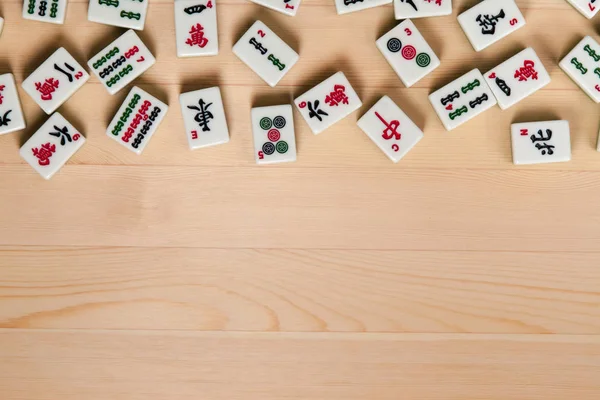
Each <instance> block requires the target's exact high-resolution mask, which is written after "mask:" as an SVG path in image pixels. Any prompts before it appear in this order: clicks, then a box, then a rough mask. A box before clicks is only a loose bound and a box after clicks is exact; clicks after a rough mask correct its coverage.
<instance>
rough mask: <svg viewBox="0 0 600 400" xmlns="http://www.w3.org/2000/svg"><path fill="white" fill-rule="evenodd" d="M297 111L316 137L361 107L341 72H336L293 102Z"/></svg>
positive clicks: (358, 99)
mask: <svg viewBox="0 0 600 400" xmlns="http://www.w3.org/2000/svg"><path fill="white" fill-rule="evenodd" d="M294 103H295V104H296V107H298V111H300V114H301V115H302V117H303V118H304V120H305V121H306V122H307V123H308V126H309V127H310V129H311V130H312V132H313V133H314V134H315V135H317V134H319V133H321V132H323V131H324V130H325V129H327V128H329V127H330V126H332V125H333V124H335V123H337V122H339V121H341V120H342V119H344V118H346V117H347V116H348V115H350V114H351V113H352V112H354V111H356V110H357V109H359V108H360V106H362V102H361V101H360V98H359V97H358V95H357V94H356V92H355V91H354V89H353V88H352V85H350V82H349V81H348V79H347V78H346V75H344V73H343V72H338V73H336V74H334V75H332V76H330V77H329V78H327V79H326V80H324V81H323V82H321V83H319V84H318V85H317V86H315V87H313V88H312V89H310V90H309V91H307V92H305V93H304V94H302V95H301V96H300V97H298V98H296V99H295V100H294Z"/></svg>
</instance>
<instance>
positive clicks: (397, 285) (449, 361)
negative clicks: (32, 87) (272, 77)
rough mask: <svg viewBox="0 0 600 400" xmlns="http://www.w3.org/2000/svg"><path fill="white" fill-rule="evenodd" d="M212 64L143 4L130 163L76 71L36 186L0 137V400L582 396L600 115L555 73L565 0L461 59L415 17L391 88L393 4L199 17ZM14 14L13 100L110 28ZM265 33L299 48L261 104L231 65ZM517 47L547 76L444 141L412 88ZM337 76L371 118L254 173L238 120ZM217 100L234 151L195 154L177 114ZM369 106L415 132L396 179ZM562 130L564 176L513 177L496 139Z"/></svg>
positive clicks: (593, 375) (1, 39)
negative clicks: (156, 103) (257, 29)
mask: <svg viewBox="0 0 600 400" xmlns="http://www.w3.org/2000/svg"><path fill="white" fill-rule="evenodd" d="M217 1H218V17H219V42H220V54H219V56H218V57H209V58H192V59H177V58H176V56H175V43H174V37H175V31H174V26H173V24H174V17H173V4H172V0H151V4H150V7H149V14H148V19H147V23H146V26H147V28H146V29H145V30H144V31H143V32H141V33H140V36H141V37H142V40H143V41H144V42H145V43H146V44H147V45H148V47H149V48H150V49H151V51H152V52H153V53H154V54H155V56H156V57H157V64H156V65H155V66H153V67H152V68H151V69H150V70H149V71H148V72H146V73H145V74H144V75H143V76H142V77H141V78H139V79H138V80H136V82H135V84H136V85H139V86H140V87H142V88H143V89H144V90H147V91H149V92H150V93H152V94H153V95H155V96H157V97H159V98H160V99H161V100H163V101H165V102H167V103H168V104H169V105H170V110H169V112H168V113H167V115H166V118H165V120H164V122H163V123H162V125H161V127H160V128H159V130H158V131H157V133H156V135H155V136H154V137H153V138H152V140H151V142H150V143H149V145H148V147H147V149H146V150H145V152H144V154H143V155H142V156H139V157H138V156H136V155H135V154H133V153H131V152H129V151H127V150H126V149H124V148H122V147H121V146H118V145H116V144H115V143H114V142H113V141H112V140H109V139H108V138H106V137H105V129H106V125H107V124H108V122H109V121H110V120H111V119H112V117H113V115H114V113H115V112H116V110H117V109H118V107H119V105H120V104H121V102H122V100H123V99H124V98H125V96H126V94H127V90H124V91H122V92H121V93H119V94H117V95H115V96H110V95H108V93H107V92H106V90H105V89H104V88H103V87H102V86H101V84H100V83H99V82H98V81H97V80H96V79H95V78H92V79H90V81H89V82H88V83H87V84H86V85H84V87H83V88H82V89H81V90H79V91H78V92H77V93H76V94H75V95H74V96H73V97H72V98H71V99H69V101H67V102H66V103H65V104H64V105H63V106H62V107H61V108H60V109H59V111H60V112H61V113H62V114H63V115H65V117H66V118H67V119H69V120H70V121H71V122H72V123H73V124H74V125H75V126H76V127H77V128H79V129H80V130H81V131H82V132H83V134H84V135H85V136H86V138H87V142H86V144H85V146H84V147H83V148H82V149H81V151H80V152H78V153H77V154H76V155H75V157H73V158H72V159H71V160H70V162H69V163H68V165H67V166H65V167H64V168H63V170H62V171H61V172H59V173H58V174H57V175H56V176H55V177H54V178H53V179H52V180H51V181H48V182H46V181H43V180H42V179H41V178H40V177H39V176H38V175H37V174H36V173H35V172H34V171H33V170H32V169H31V168H30V167H29V166H28V165H27V164H25V163H24V161H23V160H22V159H20V157H19V155H18V149H19V147H20V145H21V144H22V143H24V141H25V140H27V139H28V138H29V136H30V135H31V134H32V133H33V132H34V131H35V130H36V129H37V128H38V127H39V126H40V125H41V124H42V123H43V122H44V121H45V119H46V118H47V117H46V115H45V114H44V113H43V112H42V111H41V110H40V109H39V107H38V106H37V105H36V104H35V103H34V102H33V100H32V99H30V98H29V97H28V96H27V95H26V94H25V92H23V91H22V90H19V92H20V95H21V101H22V104H23V108H24V112H25V115H26V119H27V124H28V127H27V129H25V130H24V131H23V132H19V133H15V134H9V135H4V136H0V154H1V157H0V177H1V178H0V201H1V205H2V207H0V360H1V361H0V399H1V400H81V399H85V400H105V399H111V400H137V399H140V400H141V399H143V400H155V399H156V400H164V399H167V400H171V399H173V400H181V399H190V400H191V399H194V400H196V399H211V400H219V399H227V400H231V399H244V400H247V399H257V400H258V399H260V400H283V399H298V400H300V399H302V400H304V399H311V400H313V399H317V400H321V399H322V400H334V399H336V400H337V399H344V400H359V399H360V400H388V399H389V400H392V399H393V400H397V399H407V400H412V399H415V400H417V399H418V400H422V399H432V400H433V399H435V400H441V399H442V400H443V399H456V400H471V399H473V400H475V399H477V400H483V399H485V400H488V399H491V400H496V399H497V400H509V399H519V400H521V399H523V400H566V399H569V400H571V399H577V400H588V399H589V400H597V399H598V398H600V248H599V247H598V244H599V243H600V211H599V210H600V207H598V206H597V204H596V199H598V198H600V183H599V182H600V162H599V160H600V154H598V152H597V151H596V141H597V136H598V127H599V121H598V120H599V119H600V112H598V107H597V105H596V104H594V103H593V102H592V101H591V100H589V99H588V97H587V96H586V95H585V94H584V93H583V92H582V91H581V90H580V89H579V88H578V87H577V86H576V85H575V84H574V83H573V82H571V81H570V79H569V78H568V77H567V76H566V75H565V74H564V73H563V72H562V71H561V70H560V69H559V67H558V61H559V60H560V59H561V58H562V57H563V56H564V55H565V54H566V53H567V52H568V51H569V50H570V48H572V47H573V46H574V45H575V44H576V43H577V42H578V41H579V40H580V39H581V38H582V37H583V36H584V35H592V36H594V37H597V33H596V29H597V27H598V23H597V20H592V21H587V20H586V19H585V18H584V17H582V16H581V15H580V14H579V13H578V12H577V11H575V10H574V9H573V8H572V7H571V6H570V5H569V4H568V3H567V2H566V1H564V0H517V3H518V5H519V7H520V8H521V10H522V12H523V14H524V15H525V18H526V20H527V25H526V26H525V27H524V28H523V29H521V30H519V31H517V32H516V33H514V34H512V35H510V36H509V37H508V38H506V39H504V40H502V41H500V42H499V43H497V44H495V45H493V46H492V47H490V48H488V49H486V50H484V51H482V52H480V53H475V52H474V51H473V50H472V48H471V46H470V44H469V42H468V41H467V39H466V37H465V35H464V34H463V32H462V30H461V29H460V27H459V25H458V23H457V21H456V15H457V14H458V13H460V12H462V11H464V10H466V9H468V8H469V7H470V6H472V5H474V4H476V3H477V1H476V0H454V2H453V3H454V14H453V15H452V16H448V17H438V18H428V19H420V20H415V21H414V22H415V24H416V25H417V27H418V28H419V29H420V31H421V33H422V34H423V35H424V37H425V38H426V40H427V41H428V42H429V43H430V45H431V46H432V48H433V49H434V51H435V52H436V54H437V55H438V56H439V57H440V59H441V66H440V67H439V68H438V69H437V70H436V71H434V72H433V73H432V74H430V75H429V76H427V77H426V78H425V79H423V80H422V81H420V82H419V83H418V84H417V85H415V87H413V88H410V89H406V88H404V87H403V85H402V84H401V82H400V80H399V79H398V78H397V76H396V75H395V73H394V72H393V71H392V69H391V68H390V67H389V65H388V64H387V62H386V61H385V59H384V58H383V57H382V56H381V54H380V53H379V51H378V50H377V49H376V47H375V45H374V42H375V40H376V39H377V38H378V37H379V36H381V35H382V34H383V33H385V32H386V31H388V30H389V29H391V28H392V27H393V26H394V25H395V24H396V22H395V21H394V19H393V8H392V7H391V6H385V7H379V8H375V9H371V10H366V11H362V12H358V13H354V14H348V15H344V16H337V15H336V13H335V6H334V3H333V0H303V1H302V5H301V7H300V9H299V12H298V15H297V16H296V17H294V18H290V17H286V16H284V15H280V14H277V13H275V12H272V11H269V10H267V9H264V8H262V7H259V6H257V5H255V4H252V3H250V2H249V1H247V0H217ZM87 4H88V1H87V0H70V1H69V5H68V8H67V17H66V23H65V25H64V26H55V25H52V24H44V23H37V22H32V21H26V20H23V19H22V18H21V16H20V15H21V7H22V1H21V0H2V2H1V3H0V15H2V16H3V17H4V18H5V20H6V21H5V28H4V31H3V33H2V35H1V36H0V73H5V72H12V73H14V74H15V77H16V79H17V82H18V84H19V85H20V83H21V82H22V81H23V79H24V78H25V77H27V76H28V75H29V74H30V73H31V72H32V71H33V70H34V69H35V68H36V67H37V66H38V65H39V64H40V63H41V62H42V61H43V59H45V58H46V57H47V56H48V55H50V54H51V53H52V52H54V50H55V49H56V48H57V47H60V46H64V47H65V48H67V50H68V51H69V52H70V53H71V54H73V56H74V57H75V58H76V59H77V60H78V61H79V62H80V63H82V64H85V62H86V61H87V60H88V59H89V58H90V57H91V56H92V55H94V54H95V53H96V52H98V51H99V50H101V49H102V48H103V47H105V46H106V45H107V44H108V43H109V42H110V41H112V40H113V39H115V38H116V37H118V36H119V35H120V34H121V33H122V31H123V30H121V29H118V28H114V27H109V26H105V25H101V24H95V23H92V22H89V21H87ZM255 19H261V20H262V21H263V22H265V23H266V24H267V25H269V26H270V27H271V28H272V29H273V30H274V31H275V32H276V33H277V34H279V35H280V36H281V37H282V38H283V39H284V40H285V41H286V42H288V43H289V44H290V45H291V46H292V47H293V48H295V49H296V50H297V51H298V52H299V53H300V61H299V62H298V64H297V65H296V66H295V67H294V68H293V69H292V70H291V71H290V73H289V74H288V75H287V76H286V77H285V78H284V79H283V80H282V81H281V82H280V84H279V85H278V86H277V87H276V88H273V89H272V88H269V87H268V86H267V85H266V84H265V83H264V82H263V81H262V80H260V78H258V77H257V76H256V75H255V74H254V73H253V72H252V71H251V70H250V69H249V68H247V67H246V66H245V65H243V64H242V62H241V61H239V60H238V59H237V58H236V57H235V56H234V55H233V54H232V53H231V47H232V45H233V43H235V41H236V40H237V39H238V38H239V36H241V34H242V33H243V32H244V31H245V30H246V29H247V28H248V27H249V26H250V24H251V23H252V22H253V21H254V20H255ZM529 46H531V47H533V48H534V49H535V50H536V52H537V53H538V55H539V56H540V58H541V60H542V62H543V63H544V65H545V67H546V68H547V69H548V71H549V73H550V75H551V78H552V82H551V83H550V84H549V85H548V86H546V87H545V88H544V89H542V90H541V91H539V92H538V93H536V94H535V95H533V96H531V97H530V98H528V99H526V100H524V101H523V102H521V103H519V104H518V105H516V106H514V107H512V108H511V109H510V110H507V111H501V110H500V109H499V108H497V107H496V108H494V109H492V110H490V111H488V112H486V113H485V114H483V115H482V116H480V117H478V118H477V119H475V120H473V121H471V122H469V123H468V124H465V125H463V126H461V127H460V128H458V129H456V130H455V131H453V132H452V133H448V132H446V131H445V130H444V129H443V127H442V125H441V123H440V121H439V120H438V118H437V116H436V115H435V113H434V111H433V109H432V107H431V105H430V104H429V102H428V100H427V95H428V94H429V93H430V92H431V91H433V90H434V89H436V88H438V87H440V86H442V85H444V84H445V83H447V82H449V81H450V80H452V79H454V78H456V77H458V76H459V75H461V74H462V73H464V72H466V71H468V70H470V69H472V68H475V67H478V68H480V70H481V71H482V72H486V71H487V70H489V69H491V68H492V67H494V66H495V65H497V64H499V63H500V62H502V61H503V60H504V59H506V58H508V57H510V56H512V55H513V54H515V53H517V52H519V51H520V50H522V49H524V48H526V47H529ZM338 70H342V71H344V72H345V74H346V75H347V77H348V78H349V80H350V82H351V83H352V85H353V86H354V87H355V89H356V90H357V92H358V94H359V96H360V97H361V98H362V100H363V102H364V106H363V107H362V108H361V109H360V110H359V111H358V112H357V113H354V114H352V115H351V116H349V117H348V118H346V119H345V120H343V121H342V122H340V123H339V124H337V125H335V126H334V127H332V128H331V129H329V130H328V131H326V132H324V133H323V134H321V135H319V136H314V135H313V134H312V133H311V132H310V130H309V129H308V127H307V125H306V124H305V122H304V121H303V120H302V118H301V117H300V115H299V114H298V113H297V112H295V128H296V137H297V143H298V161H297V162H296V163H294V164H289V165H273V166H268V167H266V168H264V167H257V166H256V165H255V164H254V158H253V144H252V135H251V128H250V108H251V107H254V106H264V105H272V104H280V103H289V102H291V100H292V98H293V97H295V96H297V95H299V94H301V93H303V92H304V91H305V90H307V89H309V88H310V87H311V86H313V85H315V84H316V83H318V82H320V81H321V80H323V79H325V78H326V77H328V76H329V75H330V74H332V73H334V72H336V71H338ZM213 85H219V86H220V87H221V90H222V92H223V98H224V102H225V108H226V113H227V118H228V123H229V125H230V130H231V142H230V143H228V144H226V145H222V146H217V147H214V148H208V149H202V150H197V151H194V152H192V151H189V149H188V145H187V140H186V138H185V135H184V132H183V124H182V120H181V113H180V109H179V104H178V96H179V94H180V93H181V92H183V91H189V90H195V89H200V88H203V87H208V86H213ZM384 94H387V95H389V96H390V97H391V98H392V99H393V100H394V101H396V102H397V103H398V104H399V105H400V106H401V108H403V109H404V111H405V112H406V113H407V114H408V115H409V116H410V117H411V118H412V119H413V120H414V121H415V122H416V123H417V125H419V126H420V127H421V128H422V129H423V130H424V132H425V138H424V139H423V140H422V141H421V142H420V143H419V144H418V145H417V146H416V147H415V148H414V149H413V150H412V151H411V152H410V153H409V154H408V156H407V157H406V158H405V159H404V160H402V161H401V162H400V163H399V164H397V165H394V164H392V163H390V162H389V160H388V159H387V158H386V157H385V156H384V155H383V154H382V153H381V152H380V150H379V149H378V148H377V147H376V146H375V145H374V144H373V143H372V142H371V141H370V140H369V139H368V138H367V137H366V136H365V135H364V133H362V132H361V131H360V130H359V128H358V127H357V126H356V120H357V119H358V118H359V117H360V115H362V113H364V112H365V111H366V110H367V109H368V108H369V107H370V106H371V105H372V104H373V103H374V102H375V101H377V100H378V99H379V97H380V96H382V95H384ZM540 119H568V120H569V121H570V124H571V141H572V149H573V160H572V161H571V162H569V163H561V164H546V165H539V166H527V167H516V166H513V165H512V163H511V152H510V134H509V127H510V124H511V123H513V122H524V121H531V120H540Z"/></svg>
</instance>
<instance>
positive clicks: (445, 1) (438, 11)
mask: <svg viewBox="0 0 600 400" xmlns="http://www.w3.org/2000/svg"><path fill="white" fill-rule="evenodd" d="M394 14H395V16H396V19H406V18H423V17H439V16H443V15H450V14H452V0H394Z"/></svg>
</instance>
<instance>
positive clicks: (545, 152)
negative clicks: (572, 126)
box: [511, 121, 571, 164]
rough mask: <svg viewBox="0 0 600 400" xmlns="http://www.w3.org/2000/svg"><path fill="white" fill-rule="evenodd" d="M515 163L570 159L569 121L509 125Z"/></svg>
mask: <svg viewBox="0 0 600 400" xmlns="http://www.w3.org/2000/svg"><path fill="white" fill-rule="evenodd" d="M511 139H512V153H513V162H514V163H515V164H543V163H551V162H563V161H570V160H571V135H570V133H569V121H540V122H527V123H521V124H512V125H511Z"/></svg>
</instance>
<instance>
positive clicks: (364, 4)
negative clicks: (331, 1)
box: [335, 0, 392, 15]
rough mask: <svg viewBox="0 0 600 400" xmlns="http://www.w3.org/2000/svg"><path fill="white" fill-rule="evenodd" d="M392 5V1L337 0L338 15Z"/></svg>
mask: <svg viewBox="0 0 600 400" xmlns="http://www.w3.org/2000/svg"><path fill="white" fill-rule="evenodd" d="M391 3H392V0H335V7H336V9H337V13H338V14H339V15H342V14H348V13H351V12H354V11H361V10H366V9H367V8H373V7H377V6H383V5H386V4H391Z"/></svg>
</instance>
